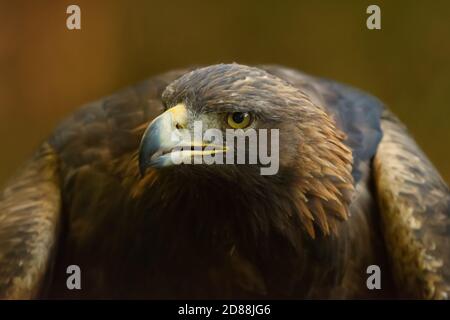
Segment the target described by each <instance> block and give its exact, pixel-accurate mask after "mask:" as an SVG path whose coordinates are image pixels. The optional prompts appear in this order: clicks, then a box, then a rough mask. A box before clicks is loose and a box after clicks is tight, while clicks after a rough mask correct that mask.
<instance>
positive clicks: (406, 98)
mask: <svg viewBox="0 0 450 320" xmlns="http://www.w3.org/2000/svg"><path fill="white" fill-rule="evenodd" d="M70 4H77V5H79V6H80V8H81V27H82V29H81V30H73V31H70V30H68V29H67V28H66V18H67V16H68V15H67V14H66V8H67V6H69V5H70ZM370 4H377V5H379V6H380V7H381V24H382V30H368V29H367V28H366V19H367V17H368V15H367V14H366V8H367V6H368V5H370ZM449 16H450V1H441V2H438V1H433V2H430V1H422V0H420V1H419V0H417V1H335V0H329V1H328V0H326V1H325V0H320V1H298V0H297V1H264V0H260V1H242V0H241V1H232V0H227V1H183V2H181V1H180V2H174V1H170V0H165V1H136V0H131V1H119V0H114V1H113V0H105V1H100V0H96V1H87V0H86V1H84V0H77V1H61V0H59V1H56V0H55V1H47V0H40V1H32V0H29V1H22V0H18V1H10V0H0V155H1V156H0V184H1V183H2V182H4V180H5V179H6V178H7V177H8V176H10V175H11V174H12V173H13V172H14V170H15V169H16V168H17V167H18V166H19V165H20V164H21V163H22V162H23V161H24V160H25V159H26V158H27V157H28V156H30V155H31V154H32V153H33V151H34V149H35V148H36V147H37V146H38V144H39V143H40V142H42V141H43V140H44V139H45V138H46V137H47V136H48V135H49V134H50V133H51V131H52V129H53V128H54V127H55V125H56V124H57V123H58V122H59V121H61V120H62V119H63V118H64V117H65V116H67V115H68V114H69V113H70V112H72V111H73V110H75V109H76V108H77V107H78V106H79V105H80V104H83V103H86V102H89V101H91V100H95V99H97V98H99V97H102V96H104V95H107V94H110V93H112V92H114V91H116V90H118V89H119V88H121V87H123V86H126V85H129V84H132V83H134V82H137V81H139V80H142V79H144V78H146V77H148V76H150V75H153V74H156V73H159V72H164V71H166V70H170V69H173V68H177V67H184V66H189V65H192V64H213V63H218V62H233V61H234V62H239V63H244V64H257V63H276V64H282V65H286V66H289V67H293V68H298V69H300V70H303V71H306V72H308V73H311V74H314V75H320V76H324V77H328V78H332V79H335V80H338V81H341V82H345V83H348V84H351V85H354V86H357V87H359V88H362V89H364V90H366V91H368V92H371V93H372V94H374V95H376V96H378V97H379V98H380V99H381V100H383V101H384V102H385V103H386V104H387V105H389V106H390V107H391V108H392V109H393V110H394V111H395V112H396V114H397V115H398V116H399V117H400V118H401V119H402V120H403V121H404V122H405V123H406V125H407V126H408V128H409V129H410V131H411V132H412V134H413V135H414V137H415V138H416V140H417V141H418V143H419V144H420V145H421V146H422V148H423V149H424V150H425V152H426V153H427V154H428V155H429V157H430V158H431V160H432V162H433V163H434V164H435V165H436V166H437V167H438V169H439V170H440V172H441V173H442V175H443V176H444V178H445V179H446V180H447V182H450V161H448V158H449V157H450V149H449V147H448V145H449V141H450V123H449V120H450V81H449V79H450V19H449Z"/></svg>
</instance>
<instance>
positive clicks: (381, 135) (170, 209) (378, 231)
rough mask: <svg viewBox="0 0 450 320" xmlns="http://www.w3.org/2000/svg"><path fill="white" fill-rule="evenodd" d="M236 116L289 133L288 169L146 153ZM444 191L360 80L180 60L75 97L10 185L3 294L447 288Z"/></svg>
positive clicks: (438, 291) (0, 213)
mask: <svg viewBox="0 0 450 320" xmlns="http://www.w3.org/2000/svg"><path fill="white" fill-rule="evenodd" d="M165 110H167V111H166V112H165V113H164V114H163V115H161V116H160V117H158V118H157V119H156V120H154V119H155V118H156V117H157V116H158V115H160V114H162V113H163V112H164V111H165ZM229 112H241V113H249V114H251V116H252V117H254V121H253V122H252V124H251V126H253V127H254V128H266V129H271V128H276V129H279V130H280V143H279V149H280V168H279V172H278V173H277V174H276V175H273V176H270V175H268V176H262V175H261V174H260V171H259V170H258V169H259V164H256V165H211V166H208V165H178V166H177V165H170V166H166V165H165V163H166V162H163V161H162V160H161V159H162V158H164V157H162V156H161V158H157V159H156V160H154V156H153V157H152V158H150V156H152V155H155V154H158V152H160V150H162V149H161V148H162V147H163V146H164V143H166V142H167V141H166V140H164V139H166V138H167V137H166V136H164V134H165V133H164V132H165V131H164V130H168V129H167V126H168V125H169V124H170V125H171V126H173V127H171V128H172V129H170V130H175V129H174V128H175V126H176V128H178V127H179V126H180V127H183V128H185V129H187V130H191V129H192V123H193V121H194V120H202V121H203V122H204V123H206V124H208V125H209V126H210V127H211V126H214V127H216V128H218V129H220V130H225V129H226V122H225V121H222V120H221V119H223V116H222V115H224V114H225V115H226V114H227V113H229ZM238 118H242V117H241V116H240V117H238ZM238 118H237V119H238ZM180 119H182V120H180ZM252 119H253V118H252ZM152 120H154V121H153V122H152ZM175 122H176V124H175ZM150 123H151V125H150ZM147 128H148V129H147ZM146 129H147V130H146ZM141 141H142V142H141ZM449 202H450V193H449V190H448V187H447V186H446V185H445V183H444V182H443V181H442V179H441V178H440V176H439V174H438V173H437V172H436V171H435V169H434V168H433V167H432V165H431V164H430V163H429V161H428V160H427V158H426V156H425V155H424V154H423V153H422V152H421V151H420V149H419V148H418V146H417V145H416V144H415V143H414V141H413V140H412V139H411V138H410V137H409V136H408V133H407V132H406V130H405V129H404V128H403V126H402V125H401V124H400V122H399V121H398V120H397V119H396V118H395V117H394V116H393V115H392V114H391V113H390V112H389V111H388V110H387V109H386V108H385V107H383V105H382V104H381V103H380V102H379V101H378V100H377V99H375V98H373V97H371V96H369V95H367V94H365V93H363V92H360V91H358V90H356V89H353V88H350V87H347V86H344V85H341V84H337V83H335V82H332V81H328V80H323V79H318V78H314V77H311V76H308V75H305V74H302V73H300V72H297V71H294V70H290V69H286V68H282V67H274V66H261V67H259V68H251V67H247V66H242V65H238V64H223V65H215V66H211V67H207V68H201V69H197V70H194V71H191V72H188V71H187V70H180V71H173V72H169V73H166V74H163V75H160V76H156V77H153V78H151V79H149V80H147V81H145V82H143V83H141V84H138V85H136V86H133V87H130V88H128V89H125V90H123V91H121V92H119V93H117V94H115V95H112V96H110V97H107V98H105V99H102V100H99V101H97V102H94V103H91V104H89V105H87V106H85V107H84V108H82V109H81V110H79V111H77V112H76V113H75V114H74V115H73V116H72V117H70V118H69V119H68V120H66V121H65V122H64V123H63V124H62V125H61V126H60V127H59V128H58V129H57V130H56V131H55V132H54V134H53V135H52V136H51V137H50V139H49V140H48V141H46V142H45V143H44V144H43V145H42V147H41V148H40V149H39V151H38V152H37V153H36V155H35V157H34V158H33V159H32V160H31V161H30V162H29V163H28V164H27V165H25V167H24V168H23V169H22V170H21V171H20V172H19V174H18V175H17V176H16V177H14V178H13V179H11V181H10V183H9V184H7V185H6V187H5V189H4V190H3V192H2V193H1V194H0V297H2V298H33V297H50V298H61V297H64V298H72V297H73V298H107V297H109V298H117V297H124V298H395V297H413V298H447V297H448V296H447V295H448V293H449V290H450V289H449V283H450V267H449V265H450V253H449V252H450V251H449V249H450V233H449V228H450V222H449V221H450V220H449V214H450V209H449ZM70 264H77V265H79V266H80V267H81V270H82V290H81V291H76V290H75V291H69V290H67V288H66V277H67V274H66V267H67V266H68V265H70ZM372 264H376V265H379V266H380V267H381V270H382V290H374V291H371V290H368V289H367V287H366V278H367V277H368V275H367V274H366V268H367V267H368V266H369V265H372Z"/></svg>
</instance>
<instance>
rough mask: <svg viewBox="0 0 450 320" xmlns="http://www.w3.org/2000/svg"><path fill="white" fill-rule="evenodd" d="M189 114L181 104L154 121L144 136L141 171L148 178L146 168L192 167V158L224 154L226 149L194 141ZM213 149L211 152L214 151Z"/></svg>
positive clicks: (140, 148)
mask: <svg viewBox="0 0 450 320" xmlns="http://www.w3.org/2000/svg"><path fill="white" fill-rule="evenodd" d="M187 119H188V117H187V110H186V106H185V105H184V104H182V103H180V104H178V105H176V106H174V107H172V108H170V109H168V110H167V111H166V112H164V113H163V114H161V115H160V116H158V117H157V118H155V119H154V120H153V121H152V122H151V123H150V125H149V126H148V127H147V129H146V130H145V132H144V135H143V136H142V140H141V144H140V147H139V169H140V172H141V175H142V176H143V175H145V172H146V170H147V168H149V167H155V168H161V167H168V166H172V165H176V164H180V163H190V162H187V161H184V160H189V161H190V160H191V158H192V157H193V156H202V155H205V154H214V153H219V152H225V151H226V147H225V148H224V147H223V146H217V145H214V144H211V143H210V142H206V141H203V140H201V141H195V138H192V139H194V140H192V139H191V134H190V133H189V130H187V125H188V123H187V122H188V121H187ZM211 147H212V149H211Z"/></svg>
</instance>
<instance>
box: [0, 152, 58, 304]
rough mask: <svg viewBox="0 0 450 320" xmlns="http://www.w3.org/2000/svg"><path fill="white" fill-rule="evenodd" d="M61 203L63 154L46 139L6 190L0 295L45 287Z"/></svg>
mask: <svg viewBox="0 0 450 320" xmlns="http://www.w3.org/2000/svg"><path fill="white" fill-rule="evenodd" d="M60 209H61V195H60V188H59V177H58V164H57V157H56V155H55V152H54V150H53V149H52V148H51V147H50V146H49V145H48V144H44V145H43V146H42V147H41V148H40V150H39V151H38V152H37V153H36V155H35V156H34V157H33V159H32V160H31V161H29V162H28V163H27V164H26V165H25V166H24V167H23V169H22V170H21V171H20V172H19V173H18V174H17V175H16V176H15V177H13V178H12V179H11V181H10V183H9V184H7V186H6V188H5V189H3V191H1V193H0V299H30V298H34V297H36V296H37V295H38V294H39V293H40V291H41V289H42V286H43V282H44V278H45V276H46V274H47V271H48V270H49V268H50V267H51V260H52V257H53V255H54V252H55V247H56V242H57V238H58V229H59V224H60V216H61V215H60V212H61V210H60Z"/></svg>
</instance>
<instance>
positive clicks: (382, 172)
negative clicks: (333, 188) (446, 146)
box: [374, 110, 450, 299]
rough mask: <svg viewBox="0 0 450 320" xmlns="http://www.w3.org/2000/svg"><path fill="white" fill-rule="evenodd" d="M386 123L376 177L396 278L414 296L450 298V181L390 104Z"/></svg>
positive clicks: (384, 117) (405, 291)
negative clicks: (394, 113)
mask: <svg viewBox="0 0 450 320" xmlns="http://www.w3.org/2000/svg"><path fill="white" fill-rule="evenodd" d="M381 126H382V130H383V139H382V140H381V143H380V145H379V146H378V151H377V153H376V156H375V159H374V177H375V182H376V191H377V195H378V202H379V206H380V209H381V210H380V212H381V220H382V229H383V234H384V239H385V243H386V246H387V250H388V253H389V257H390V261H391V266H392V269H393V273H394V280H395V281H396V282H397V287H399V288H402V292H404V294H405V295H406V296H408V297H410V298H416V299H424V298H428V299H446V298H449V293H450V192H449V189H448V186H447V185H446V184H445V183H444V181H443V180H442V178H441V177H440V175H439V173H438V172H437V171H436V169H435V168H434V167H433V165H432V164H431V163H430V161H429V160H428V159H427V157H426V156H425V154H424V153H423V152H422V151H421V150H420V148H419V147H418V145H417V144H416V143H415V142H414V140H413V139H412V138H411V136H410V135H409V134H408V132H407V130H406V128H405V127H404V126H403V125H402V124H401V123H400V121H399V120H398V119H397V118H396V117H395V116H394V115H392V113H390V112H389V111H388V110H385V111H384V114H383V117H382V121H381Z"/></svg>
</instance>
